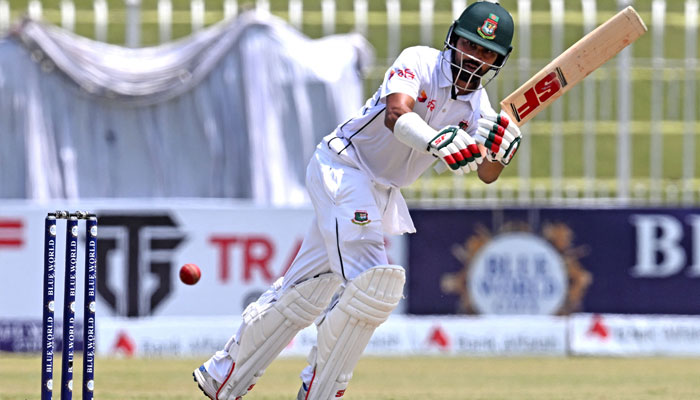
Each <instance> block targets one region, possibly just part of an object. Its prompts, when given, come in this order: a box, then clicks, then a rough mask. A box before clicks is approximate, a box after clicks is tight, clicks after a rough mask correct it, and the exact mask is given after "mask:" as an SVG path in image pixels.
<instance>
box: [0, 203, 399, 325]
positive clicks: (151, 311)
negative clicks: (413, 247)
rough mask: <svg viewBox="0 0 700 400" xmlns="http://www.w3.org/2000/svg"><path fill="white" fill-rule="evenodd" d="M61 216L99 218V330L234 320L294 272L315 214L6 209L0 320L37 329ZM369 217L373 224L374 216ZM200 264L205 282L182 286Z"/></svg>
mask: <svg viewBox="0 0 700 400" xmlns="http://www.w3.org/2000/svg"><path fill="white" fill-rule="evenodd" d="M55 209H68V210H90V211H94V212H96V213H97V215H98V218H99V227H98V253H97V263H98V270H97V272H98V274H97V288H98V293H97V321H98V325H99V324H100V322H101V319H102V318H103V317H108V316H112V317H130V318H133V317H149V316H182V315H204V316H206V315H212V316H224V317H228V316H238V315H240V314H241V313H242V311H243V309H244V307H245V306H246V305H247V304H248V303H249V302H251V301H252V300H254V299H256V298H257V297H258V296H259V295H260V294H261V293H262V292H264V291H265V290H266V289H267V288H268V287H269V285H270V284H271V283H272V282H273V281H274V280H276V279H277V278H278V277H279V276H281V275H282V274H283V273H284V272H285V271H286V270H287V268H288V267H289V265H290V264H291V262H292V260H293V259H294V256H295V255H296V253H297V251H298V250H299V247H300V245H301V242H302V239H303V237H304V234H305V233H306V230H307V229H308V228H309V227H310V224H311V222H312V219H313V211H312V210H311V209H310V208H284V209H280V208H267V207H256V206H250V205H246V204H238V203H234V202H218V201H208V200H197V201H181V200H172V201H170V200H169V201H168V202H161V203H159V202H154V201H150V200H149V201H142V202H139V201H133V202H132V201H110V202H99V203H97V202H95V203H90V202H81V203H78V204H52V205H51V208H48V207H39V206H35V205H22V204H18V203H14V202H11V203H3V204H2V207H0V273H1V274H2V275H1V276H2V277H3V278H2V279H0V318H6V319H9V318H13V319H24V320H32V319H36V320H40V318H41V313H42V281H43V251H44V250H43V234H44V233H43V231H44V218H45V217H46V213H47V212H49V211H53V210H55ZM370 218H371V216H370ZM65 225H66V222H65V221H64V220H59V221H58V224H57V227H58V233H59V234H58V240H57V246H56V247H57V252H56V260H57V262H56V288H57V295H56V306H55V309H56V310H57V312H56V319H57V320H60V319H61V313H60V310H62V307H63V296H62V293H63V282H64V270H65V268H64V253H65ZM79 228H80V230H79V236H80V237H79V239H80V241H79V252H78V281H77V282H78V285H77V287H78V290H77V297H76V298H77V310H78V312H77V313H76V317H77V318H78V320H81V319H82V303H83V293H84V291H83V289H84V286H85V285H84V283H83V282H84V280H83V279H84V249H85V246H84V243H85V226H84V222H82V221H81V222H80V224H79ZM404 241H405V240H404V237H402V236H391V237H386V239H385V242H386V246H387V252H388V253H389V259H390V262H392V263H396V264H400V265H405V255H404V254H405V245H404ZM186 263H194V264H197V265H198V266H199V267H200V269H201V270H202V278H201V280H200V281H199V282H198V283H197V284H196V285H193V286H187V285H185V284H183V283H182V282H180V280H179V277H178V271H179V268H180V266H182V265H183V264H186Z"/></svg>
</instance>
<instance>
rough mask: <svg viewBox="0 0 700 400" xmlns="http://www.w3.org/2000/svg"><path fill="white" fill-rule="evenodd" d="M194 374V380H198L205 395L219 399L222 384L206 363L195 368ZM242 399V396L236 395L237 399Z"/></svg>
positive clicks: (214, 399)
mask: <svg viewBox="0 0 700 400" xmlns="http://www.w3.org/2000/svg"><path fill="white" fill-rule="evenodd" d="M192 376H193V377H194V381H195V382H197V386H199V390H201V391H202V393H204V395H205V396H207V397H209V398H210V399H212V400H218V398H217V394H218V393H219V388H220V387H221V384H220V383H219V382H217V381H216V379H214V378H213V377H212V376H211V375H209V372H207V369H206V368H204V365H200V366H199V368H197V369H195V370H194V372H192ZM241 399H242V397H236V400H241Z"/></svg>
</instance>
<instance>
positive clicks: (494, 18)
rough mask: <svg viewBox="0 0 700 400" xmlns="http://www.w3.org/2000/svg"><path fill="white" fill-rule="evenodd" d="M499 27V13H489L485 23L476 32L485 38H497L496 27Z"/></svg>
mask: <svg viewBox="0 0 700 400" xmlns="http://www.w3.org/2000/svg"><path fill="white" fill-rule="evenodd" d="M497 27H498V15H496V14H489V17H488V18H486V20H484V23H483V24H482V25H481V26H480V27H479V28H477V29H476V32H477V33H478V34H479V36H481V37H482V38H484V39H488V40H493V39H495V38H496V28H497Z"/></svg>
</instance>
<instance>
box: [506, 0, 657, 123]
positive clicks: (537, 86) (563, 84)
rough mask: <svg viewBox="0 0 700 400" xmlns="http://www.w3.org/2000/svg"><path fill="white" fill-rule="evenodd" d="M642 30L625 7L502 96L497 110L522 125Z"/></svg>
mask: <svg viewBox="0 0 700 400" xmlns="http://www.w3.org/2000/svg"><path fill="white" fill-rule="evenodd" d="M646 31H647V27H646V25H644V21H642V19H641V18H640V17H639V14H637V12H636V11H635V10H634V8H632V7H631V6H629V7H627V8H625V9H624V10H622V11H620V12H619V13H617V14H615V15H614V16H613V17H612V18H610V19H609V20H607V21H605V22H604V23H603V24H602V25H600V26H599V27H597V28H595V29H594V30H592V31H591V32H589V33H588V34H587V35H586V36H584V37H583V38H581V39H580V40H579V41H578V42H576V43H574V44H573V45H572V46H571V47H569V48H568V49H566V51H564V52H563V53H561V54H560V55H559V56H558V57H557V58H555V59H554V60H552V62H550V63H549V64H547V66H545V67H544V68H542V69H541V70H540V71H539V72H537V73H536V74H535V75H534V76H533V77H532V78H530V79H529V80H528V81H527V82H525V83H524V84H523V85H522V86H520V87H519V88H518V89H517V90H516V91H514V92H513V93H511V94H510V95H508V96H507V97H506V98H505V99H503V100H502V101H501V110H503V111H504V112H505V113H507V114H508V116H509V117H510V118H511V120H512V121H513V122H514V123H515V124H516V125H518V126H522V125H523V124H525V123H526V122H527V121H529V120H530V119H532V118H533V117H534V116H535V115H537V114H539V113H540V111H542V110H544V109H545V108H547V107H549V105H550V104H552V102H554V101H555V100H556V99H558V98H559V97H561V95H563V94H564V93H566V92H568V91H569V90H570V89H571V88H572V87H574V86H575V85H576V84H577V83H579V82H581V81H582V80H583V78H585V77H586V76H588V75H589V74H590V73H591V72H593V71H595V70H596V69H598V68H599V67H600V66H601V65H603V64H605V63H606V62H607V61H608V60H610V59H611V58H613V57H614V56H615V55H616V54H617V53H619V52H620V51H622V49H624V48H625V47H627V46H629V45H630V44H632V43H633V42H634V41H635V40H637V39H638V38H639V37H640V36H642V35H643V34H644V33H645V32H646Z"/></svg>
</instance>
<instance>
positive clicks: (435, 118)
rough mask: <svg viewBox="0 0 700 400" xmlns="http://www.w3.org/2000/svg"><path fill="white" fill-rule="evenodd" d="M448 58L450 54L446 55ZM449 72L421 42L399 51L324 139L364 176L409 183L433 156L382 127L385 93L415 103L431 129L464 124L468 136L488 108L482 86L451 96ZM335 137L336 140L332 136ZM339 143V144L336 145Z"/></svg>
mask: <svg viewBox="0 0 700 400" xmlns="http://www.w3.org/2000/svg"><path fill="white" fill-rule="evenodd" d="M447 57H448V59H449V57H450V55H449V54H448V55H447ZM451 92H452V71H451V69H450V66H449V64H448V63H447V62H444V61H442V56H441V52H440V51H439V50H437V49H433V48H430V47H425V46H416V47H409V48H407V49H405V50H404V51H403V52H402V53H401V54H400V55H399V57H398V58H397V59H396V61H394V64H393V65H392V66H391V67H390V68H389V70H387V72H386V74H385V75H384V82H383V83H382V85H381V86H380V87H379V89H377V92H376V93H375V94H374V96H372V98H370V99H369V100H367V102H366V103H365V105H364V107H362V108H361V109H360V111H359V112H358V113H357V115H355V116H354V117H352V118H350V119H349V120H347V121H345V122H344V123H342V124H341V125H339V126H338V127H337V128H336V129H335V130H334V131H333V133H331V134H330V135H329V137H327V138H326V140H324V143H325V142H327V141H329V140H330V141H335V142H337V141H341V142H342V143H333V146H332V147H333V148H334V149H338V148H341V149H346V150H347V152H345V153H347V156H348V157H349V158H350V159H351V160H352V161H353V162H354V163H355V164H356V165H357V167H358V168H360V169H361V170H363V171H364V172H365V173H367V174H368V175H369V176H370V178H371V179H372V180H373V181H375V182H377V183H379V184H382V185H387V186H393V187H403V186H407V185H409V184H411V183H413V182H414V181H415V180H416V179H418V177H419V176H420V175H421V174H422V173H423V171H425V170H426V169H427V168H428V167H429V166H430V165H432V164H433V163H434V162H435V160H436V159H435V157H434V156H433V155H431V154H429V153H426V152H420V151H417V150H415V149H413V148H411V147H409V146H407V145H405V144H403V143H401V142H400V141H398V140H397V139H396V138H395V137H394V134H393V132H391V130H389V128H387V127H386V126H385V125H384V117H385V109H386V97H387V96H388V95H390V94H392V93H405V94H407V95H409V96H411V97H413V98H414V99H415V101H416V103H415V106H414V108H413V111H414V112H415V113H417V114H418V115H420V116H421V118H423V120H425V122H427V123H428V125H430V126H431V127H432V128H434V129H436V130H440V129H442V128H444V127H445V126H447V125H459V124H460V123H463V124H466V126H467V127H466V129H465V130H466V131H467V133H469V134H470V135H474V133H475V132H476V128H477V126H478V124H477V120H478V119H479V116H480V112H479V110H480V109H481V108H483V107H489V108H490V107H491V106H490V104H489V101H488V95H487V94H486V91H485V90H484V89H483V88H480V89H479V90H476V91H474V92H472V93H470V94H466V95H460V96H457V98H456V99H452V96H451ZM334 137H337V138H338V139H335V138H334ZM339 144H342V146H340V147H339V146H338V145H339Z"/></svg>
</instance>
